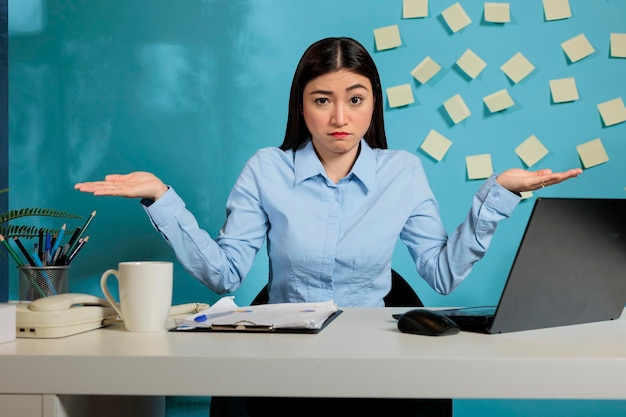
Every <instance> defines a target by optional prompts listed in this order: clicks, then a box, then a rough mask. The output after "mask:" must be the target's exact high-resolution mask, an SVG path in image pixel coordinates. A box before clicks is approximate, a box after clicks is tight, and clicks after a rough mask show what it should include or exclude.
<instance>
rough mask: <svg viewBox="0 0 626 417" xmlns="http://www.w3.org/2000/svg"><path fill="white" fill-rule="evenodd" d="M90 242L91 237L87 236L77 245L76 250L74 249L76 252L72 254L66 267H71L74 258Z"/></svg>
mask: <svg viewBox="0 0 626 417" xmlns="http://www.w3.org/2000/svg"><path fill="white" fill-rule="evenodd" d="M88 240H89V236H85V237H84V238H83V239H81V241H80V242H79V243H78V245H76V249H74V252H72V253H71V254H70V256H68V257H67V260H66V261H65V265H69V264H70V262H72V261H73V260H74V258H75V257H76V255H77V254H78V251H80V250H81V249H82V248H83V246H85V244H86V243H87V241H88Z"/></svg>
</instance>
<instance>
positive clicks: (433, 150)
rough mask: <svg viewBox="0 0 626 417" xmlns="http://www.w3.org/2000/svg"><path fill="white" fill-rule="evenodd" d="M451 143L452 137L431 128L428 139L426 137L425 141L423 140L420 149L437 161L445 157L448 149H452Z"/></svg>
mask: <svg viewBox="0 0 626 417" xmlns="http://www.w3.org/2000/svg"><path fill="white" fill-rule="evenodd" d="M451 145H452V141H451V140H450V139H448V138H446V137H445V136H443V135H442V134H441V133H439V132H437V131H436V130H434V129H431V130H430V132H428V135H427V136H426V139H424V142H422V145H421V146H420V149H422V150H423V151H424V152H426V153H427V154H428V155H430V156H432V157H433V158H434V159H436V160H437V161H441V159H443V157H444V156H445V154H446V153H447V152H448V149H450V146H451Z"/></svg>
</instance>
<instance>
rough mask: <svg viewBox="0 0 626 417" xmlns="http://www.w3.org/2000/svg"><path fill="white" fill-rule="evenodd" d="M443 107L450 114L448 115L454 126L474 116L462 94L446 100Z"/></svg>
mask: <svg viewBox="0 0 626 417" xmlns="http://www.w3.org/2000/svg"><path fill="white" fill-rule="evenodd" d="M443 107H444V108H445V109H446V111H447V112H448V115H449V116H450V118H451V119H452V121H453V122H454V124H457V123H459V122H460V121H462V120H465V119H467V118H468V117H469V116H470V114H472V113H471V112H470V110H469V108H468V107H467V105H466V104H465V101H463V98H462V97H461V95H460V94H456V95H454V96H453V97H451V98H449V99H448V100H446V101H445V102H444V103H443Z"/></svg>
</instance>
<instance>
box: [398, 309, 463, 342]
mask: <svg viewBox="0 0 626 417" xmlns="http://www.w3.org/2000/svg"><path fill="white" fill-rule="evenodd" d="M398 330H400V331H401V332H403V333H413V334H420V335H425V336H447V335H451V334H457V333H458V332H460V331H461V329H460V328H459V326H458V325H457V324H456V323H455V322H454V321H453V320H452V319H451V318H449V317H446V316H444V315H443V314H439V313H437V311H436V310H429V309H426V308H416V309H413V310H409V311H407V312H405V313H403V314H401V315H400V316H398Z"/></svg>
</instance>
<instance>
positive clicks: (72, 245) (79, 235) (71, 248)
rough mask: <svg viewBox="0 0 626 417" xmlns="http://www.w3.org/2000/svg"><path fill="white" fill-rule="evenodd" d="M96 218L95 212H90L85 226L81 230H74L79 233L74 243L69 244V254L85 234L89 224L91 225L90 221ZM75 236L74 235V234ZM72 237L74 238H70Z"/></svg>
mask: <svg viewBox="0 0 626 417" xmlns="http://www.w3.org/2000/svg"><path fill="white" fill-rule="evenodd" d="M95 216H96V211H95V210H94V211H92V212H91V215H90V216H89V218H88V219H87V221H86V222H85V224H84V225H83V227H82V229H80V230H79V229H78V228H76V231H77V232H79V233H78V236H77V237H76V239H74V243H73V244H71V243H70V253H72V252H73V251H74V249H75V248H76V245H78V241H79V239H80V238H81V237H83V234H85V231H86V230H87V228H88V227H89V224H90V223H91V221H92V220H93V218H94V217H95ZM75 235H76V234H75ZM72 237H74V236H72Z"/></svg>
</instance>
